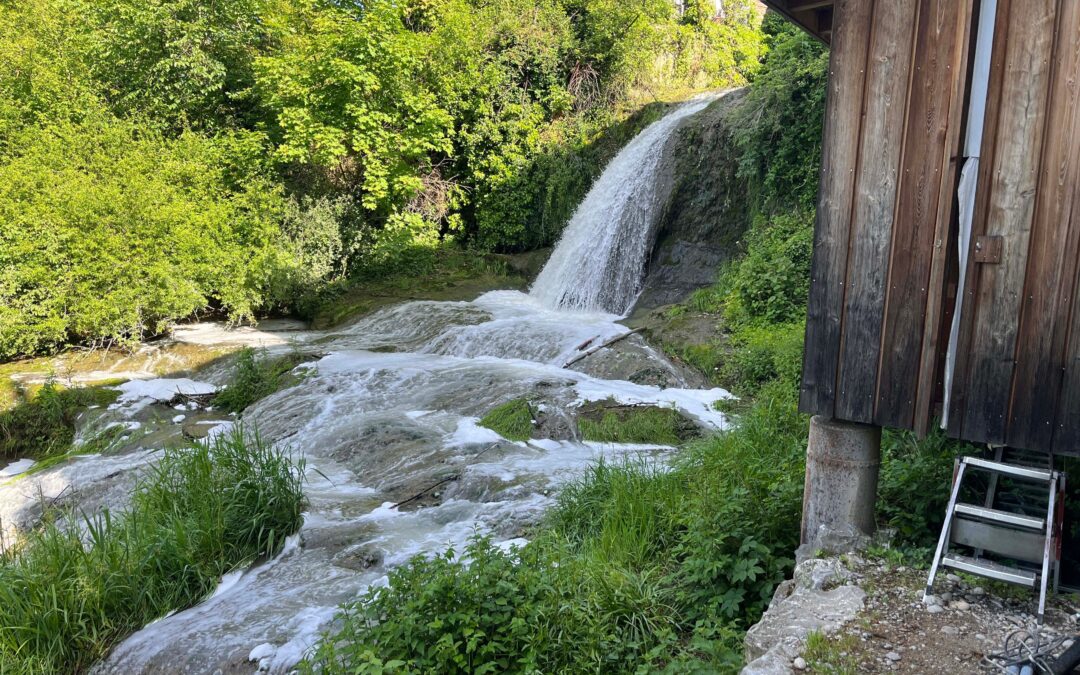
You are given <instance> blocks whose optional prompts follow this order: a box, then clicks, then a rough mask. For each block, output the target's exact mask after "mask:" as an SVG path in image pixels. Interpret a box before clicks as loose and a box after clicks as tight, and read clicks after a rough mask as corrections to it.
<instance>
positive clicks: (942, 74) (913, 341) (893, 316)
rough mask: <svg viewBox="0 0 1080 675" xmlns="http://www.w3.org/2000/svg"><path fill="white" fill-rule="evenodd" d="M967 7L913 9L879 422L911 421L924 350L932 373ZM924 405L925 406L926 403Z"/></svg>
mask: <svg viewBox="0 0 1080 675" xmlns="http://www.w3.org/2000/svg"><path fill="white" fill-rule="evenodd" d="M969 7H970V3H969V2H956V1H955V0H923V2H922V7H921V9H920V11H919V23H918V27H917V29H916V41H917V44H916V48H915V60H914V63H913V64H912V68H913V77H912V85H911V92H910V97H909V100H908V112H907V126H908V129H907V133H906V136H905V146H906V147H905V149H904V153H903V157H904V160H903V164H902V165H901V168H900V178H899V180H900V186H899V188H898V191H897V192H898V194H897V206H896V222H895V223H894V224H893V233H892V235H893V236H892V242H891V244H890V247H889V248H890V256H891V258H890V263H889V266H888V284H887V288H886V300H885V316H884V327H883V329H882V334H881V367H880V372H879V375H878V388H877V395H876V396H877V404H876V410H875V414H874V422H875V423H876V424H880V425H883V426H894V427H903V428H913V427H914V426H916V425H915V422H916V419H915V418H916V417H917V414H916V397H917V395H918V393H919V390H920V373H922V372H923V371H924V370H926V369H925V368H924V367H923V365H922V364H923V361H924V348H925V349H926V351H927V352H928V354H927V355H926V357H925V358H929V359H933V364H932V365H931V368H930V372H928V373H926V377H927V378H933V377H934V372H933V367H934V365H936V361H937V359H936V351H937V350H936V343H937V333H938V330H937V328H936V326H937V324H938V322H939V321H940V313H939V312H940V309H937V310H936V311H928V302H929V300H930V298H934V299H935V300H938V299H940V297H941V296H942V295H943V294H944V292H945V289H944V287H943V284H944V262H945V260H944V255H943V251H944V248H945V237H946V236H947V235H948V232H949V223H950V220H951V217H952V208H951V206H952V194H951V190H952V186H953V183H954V182H955V166H956V162H955V160H954V158H955V155H956V150H957V147H958V143H959V133H958V132H959V126H960V116H959V111H960V110H961V109H962V107H963V91H964V89H963V87H964V81H965V79H966V68H965V64H966V39H965V36H966V34H967V32H968V31H967V27H968V23H969V19H970V16H969V10H968V8H969ZM934 269H936V270H937V271H938V274H937V275H934V276H935V280H934V281H933V282H932V280H931V276H932V274H931V272H932V270H934ZM938 308H940V303H938ZM926 322H930V323H932V324H933V325H934V329H933V330H931V331H929V332H930V333H931V334H932V335H933V337H932V339H931V340H929V341H924V334H925V333H926V332H927V331H928V330H929V328H928V326H926ZM930 395H932V393H931V392H930V391H925V392H924V393H923V396H924V397H926V396H930ZM923 409H924V410H926V411H928V409H929V403H926V404H925V407H924V408H923ZM923 417H924V420H925V417H926V415H924V416H923Z"/></svg>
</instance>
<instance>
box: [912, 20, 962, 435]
mask: <svg viewBox="0 0 1080 675" xmlns="http://www.w3.org/2000/svg"><path fill="white" fill-rule="evenodd" d="M974 3H975V0H966V1H962V2H960V3H959V4H960V11H959V14H958V15H957V21H956V26H955V30H956V31H957V37H956V39H955V41H954V48H955V53H954V55H953V61H952V73H953V74H952V80H951V81H952V82H953V92H952V100H951V103H950V117H951V118H952V119H951V120H950V122H949V130H948V133H947V135H946V141H945V146H946V154H945V155H944V156H943V157H942V158H941V159H942V171H941V173H942V182H941V187H940V194H939V195H938V215H937V230H936V232H935V233H934V240H933V241H934V245H933V249H932V253H931V256H930V279H929V281H928V283H927V289H928V290H927V292H928V293H929V295H928V297H927V302H926V310H925V313H924V317H923V340H922V352H921V354H920V360H919V375H918V389H917V390H916V394H915V420H914V424H913V427H914V430H915V433H916V434H918V435H919V436H925V435H926V433H927V432H928V431H929V428H930V420H931V416H932V415H934V414H940V408H939V407H938V406H939V404H941V403H942V402H943V400H944V394H945V392H944V384H945V382H944V380H945V368H946V350H947V347H948V343H949V335H950V327H951V325H952V315H953V312H954V311H955V304H954V301H955V298H956V283H957V281H958V274H959V273H958V270H959V262H958V260H957V256H958V254H959V242H958V241H957V234H958V233H959V216H960V213H959V202H958V200H957V199H956V191H957V187H958V186H959V182H960V176H959V174H960V144H961V142H962V139H963V137H964V129H965V120H964V113H965V111H966V110H967V103H968V97H967V95H966V92H967V88H968V77H969V73H970V72H971V71H970V66H971V65H972V61H971V59H972V56H973V55H972V38H973V29H974V23H973V20H974V17H975V11H974Z"/></svg>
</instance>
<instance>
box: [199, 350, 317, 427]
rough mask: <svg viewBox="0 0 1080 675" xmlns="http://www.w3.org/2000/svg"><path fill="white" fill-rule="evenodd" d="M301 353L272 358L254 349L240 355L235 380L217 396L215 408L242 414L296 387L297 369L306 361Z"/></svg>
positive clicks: (235, 368)
mask: <svg viewBox="0 0 1080 675" xmlns="http://www.w3.org/2000/svg"><path fill="white" fill-rule="evenodd" d="M304 358H305V357H304V356H303V355H302V354H299V353H293V354H289V355H287V356H279V357H270V356H267V355H265V354H263V355H259V354H258V353H257V352H256V351H255V350H254V349H252V348H251V347H245V348H243V349H242V350H240V352H239V353H238V354H237V357H236V364H235V365H234V366H233V376H232V381H231V382H230V384H229V385H228V386H226V387H225V388H224V389H223V390H221V392H220V393H219V394H218V395H217V396H215V397H214V405H215V406H217V407H219V408H222V409H224V410H227V411H229V412H235V413H240V412H243V411H244V410H245V409H247V408H248V407H249V406H251V405H252V404H254V403H256V402H258V401H260V400H262V399H264V398H266V397H267V396H269V395H270V394H273V393H274V392H276V391H280V390H281V389H284V388H285V387H289V386H292V385H293V384H296V383H297V382H298V381H299V380H300V378H299V377H298V376H296V375H295V374H293V372H292V371H293V368H295V367H296V366H297V365H298V364H300V363H301V362H302V361H303V360H304Z"/></svg>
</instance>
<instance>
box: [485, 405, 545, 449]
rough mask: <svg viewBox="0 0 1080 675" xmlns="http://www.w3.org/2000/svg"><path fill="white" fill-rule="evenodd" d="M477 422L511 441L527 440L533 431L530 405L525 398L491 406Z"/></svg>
mask: <svg viewBox="0 0 1080 675" xmlns="http://www.w3.org/2000/svg"><path fill="white" fill-rule="evenodd" d="M478 424H479V425H480V426H482V427H487V428H488V429H491V430H492V431H494V432H495V433H497V434H499V435H500V436H502V437H503V438H507V439H509V440H511V441H527V440H529V439H530V438H532V432H533V411H532V406H530V405H529V402H528V401H526V400H525V399H523V398H516V399H514V400H513V401H507V402H506V403H503V404H501V405H498V406H495V407H494V408H492V409H491V410H490V411H488V413H487V414H486V415H484V416H483V417H481V418H480V421H479V422H478Z"/></svg>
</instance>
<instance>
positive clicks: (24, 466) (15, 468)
mask: <svg viewBox="0 0 1080 675" xmlns="http://www.w3.org/2000/svg"><path fill="white" fill-rule="evenodd" d="M35 464H37V462H35V461H34V460H32V459H29V458H27V459H17V460H15V461H14V462H11V463H10V464H8V465H7V466H5V467H4V468H3V469H0V478H8V477H10V476H18V475H19V474H21V473H26V472H27V471H29V470H30V468H31V467H32V466H34V465H35Z"/></svg>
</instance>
